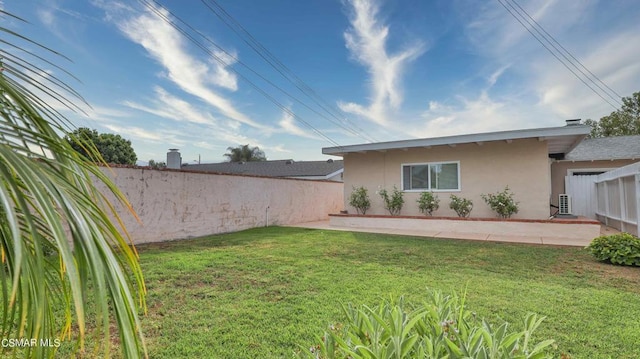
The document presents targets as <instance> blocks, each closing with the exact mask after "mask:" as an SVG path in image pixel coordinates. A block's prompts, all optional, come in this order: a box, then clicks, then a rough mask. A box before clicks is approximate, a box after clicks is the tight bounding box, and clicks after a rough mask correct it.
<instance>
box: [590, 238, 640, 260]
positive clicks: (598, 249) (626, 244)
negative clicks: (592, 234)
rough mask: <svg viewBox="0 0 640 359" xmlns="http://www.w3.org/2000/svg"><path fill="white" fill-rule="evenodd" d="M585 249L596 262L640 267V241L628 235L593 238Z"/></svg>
mask: <svg viewBox="0 0 640 359" xmlns="http://www.w3.org/2000/svg"><path fill="white" fill-rule="evenodd" d="M587 249H588V250H589V251H590V252H591V254H593V255H594V256H595V257H596V258H597V259H598V260H601V261H605V262H609V263H613V264H620V265H625V266H636V267H640V239H639V238H638V237H635V236H633V235H631V234H629V233H619V234H612V235H610V236H601V237H598V238H595V239H594V240H593V241H591V244H589V246H588V247H587Z"/></svg>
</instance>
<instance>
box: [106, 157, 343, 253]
mask: <svg viewBox="0 0 640 359" xmlns="http://www.w3.org/2000/svg"><path fill="white" fill-rule="evenodd" d="M103 171H104V172H105V173H107V174H108V175H109V176H110V177H111V178H112V179H113V181H114V182H115V184H116V185H117V186H118V188H120V190H121V191H122V192H123V193H124V194H125V195H126V196H127V198H128V199H129V201H130V202H131V205H132V206H133V208H134V210H135V211H136V212H137V214H138V216H139V218H140V220H141V222H142V224H140V223H138V222H137V221H136V220H135V218H134V217H133V216H132V215H130V214H129V213H127V211H126V210H124V209H123V208H119V210H118V212H119V213H121V217H122V218H123V220H124V223H125V225H126V227H127V229H128V231H129V234H130V235H131V237H132V239H133V240H134V242H135V243H147V242H158V241H165V240H172V239H181V238H188V237H197V236H204V235H209V234H216V233H224V232H233V231H239V230H243V229H247V228H253V227H260V226H264V225H265V224H266V220H267V207H269V209H268V216H269V224H270V225H287V224H295V223H301V222H309V221H318V220H324V219H328V214H329V213H336V212H338V211H339V210H340V209H342V204H343V189H342V183H337V182H329V181H308V180H295V179H276V178H262V177H249V176H237V175H218V174H205V173H193V172H180V171H158V170H150V169H140V168H112V169H106V168H105V169H103Z"/></svg>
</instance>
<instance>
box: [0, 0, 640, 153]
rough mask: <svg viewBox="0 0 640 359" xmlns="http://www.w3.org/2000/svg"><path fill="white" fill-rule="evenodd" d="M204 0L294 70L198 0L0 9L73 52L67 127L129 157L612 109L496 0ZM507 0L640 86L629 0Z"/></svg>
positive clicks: (500, 123)
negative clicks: (113, 143) (92, 134)
mask: <svg viewBox="0 0 640 359" xmlns="http://www.w3.org/2000/svg"><path fill="white" fill-rule="evenodd" d="M501 1H502V3H503V4H507V0H501ZM145 2H146V3H147V4H152V6H151V7H149V6H145ZM154 3H155V4H157V3H159V4H161V5H162V7H163V8H160V7H159V6H158V5H153V4H154ZM0 4H2V3H1V2H0ZM217 4H219V5H220V6H221V7H222V8H223V9H224V10H225V11H226V13H227V14H229V15H231V17H232V21H236V22H237V23H238V24H240V25H241V26H242V27H243V28H244V29H245V30H246V31H247V32H248V33H249V34H251V35H252V37H253V39H255V40H257V41H258V42H259V43H260V44H261V46H263V47H264V48H266V49H267V50H268V51H269V52H270V53H271V54H272V55H273V56H275V58H277V60H278V61H280V62H281V63H282V64H284V66H286V68H280V72H283V73H286V74H289V78H298V79H300V80H302V81H303V83H301V82H296V80H293V81H288V80H287V79H285V77H283V76H282V75H281V73H279V72H278V71H277V70H276V69H275V68H274V67H271V66H269V65H268V64H267V63H266V62H265V61H264V59H263V58H262V57H261V55H260V54H258V53H257V52H255V51H254V50H253V49H252V48H251V47H249V46H248V45H247V42H249V40H248V38H246V37H240V36H238V34H236V33H235V32H233V31H232V30H231V29H230V28H229V27H228V26H227V25H225V23H224V22H223V21H222V20H221V19H220V18H219V17H217V16H216V14H215V13H214V12H212V11H211V10H210V8H209V7H207V5H209V6H210V7H212V8H215V7H214V5H215V3H213V2H212V1H210V0H205V1H196V0H192V1H179V0H158V1H154V0H145V1H122V2H119V1H110V0H90V1H86V0H64V1H63V0H58V1H55V0H39V1H32V0H21V1H5V2H4V4H2V5H0V6H2V7H3V8H4V9H5V10H6V11H8V12H11V13H13V14H15V15H18V16H20V17H22V18H24V19H26V20H28V21H29V24H21V23H19V22H17V21H11V22H10V24H9V26H11V27H12V28H13V29H15V30H17V31H19V32H20V33H22V34H24V35H27V36H30V37H31V38H32V39H34V40H37V41H39V42H41V43H43V44H46V45H48V46H49V47H52V48H54V49H55V50H57V51H59V52H61V53H63V54H65V55H66V56H67V57H69V58H71V59H72V60H73V62H65V61H57V62H59V63H62V65H63V66H64V67H65V68H66V69H68V70H69V71H70V72H72V73H73V74H74V75H75V76H77V77H78V78H79V79H80V81H81V82H78V81H75V80H72V79H68V82H69V83H70V84H71V85H72V86H73V87H74V88H75V89H77V90H78V91H79V92H80V93H81V94H82V95H83V96H84V97H85V98H86V100H87V101H88V103H89V104H90V105H91V108H88V107H87V108H85V112H86V113H87V116H84V115H81V114H77V113H70V112H68V111H66V110H64V109H62V111H65V114H66V115H67V116H68V117H69V118H70V119H71V120H72V121H73V123H74V124H75V125H76V126H85V127H91V128H95V129H97V130H98V131H100V132H110V133H117V134H120V135H122V136H123V137H125V138H127V139H130V140H131V141H132V143H133V147H134V149H135V151H136V153H137V154H138V158H139V160H140V161H147V160H149V159H155V160H164V159H165V158H166V152H167V149H169V148H179V149H180V151H181V153H182V157H183V162H191V163H193V162H194V161H195V160H197V159H198V157H199V156H200V158H201V160H202V162H218V161H223V160H224V158H223V156H222V155H223V154H224V153H225V152H226V148H227V147H229V146H236V145H240V144H250V145H254V146H259V147H260V148H261V149H263V150H264V151H265V152H266V154H267V157H268V158H269V159H284V158H293V159H296V160H316V159H326V158H328V157H326V156H323V155H322V154H321V148H322V147H328V146H334V145H336V144H339V145H349V144H357V143H365V142H369V141H372V140H375V141H390V140H399V139H410V138H418V137H438V136H445V135H455V134H464V133H474V132H487V131H496V130H510V129H521V128H534V127H546V126H561V125H563V124H564V120H566V119H569V118H582V119H587V118H592V119H599V118H600V117H602V116H604V115H607V114H609V113H610V112H611V111H613V110H614V107H612V105H611V104H609V103H607V102H605V101H604V100H603V99H602V98H600V97H599V96H598V95H597V94H595V93H594V92H593V91H592V90H590V89H589V88H588V87H587V86H586V85H585V84H583V83H582V82H581V81H580V80H579V79H577V78H576V77H575V76H574V75H573V74H572V73H571V72H569V71H568V70H567V69H566V68H565V67H563V65H562V64H561V63H560V62H559V61H558V60H556V59H555V58H554V57H553V56H552V55H551V54H550V53H549V52H548V51H547V50H545V49H544V48H543V47H542V45H540V43H539V42H537V41H536V39H535V38H534V37H532V36H531V35H530V34H529V33H528V32H527V30H526V29H525V28H524V27H523V26H522V25H521V24H519V23H518V22H517V21H516V20H515V19H514V17H513V16H512V15H510V14H509V12H507V10H506V9H505V7H504V6H503V5H502V4H501V2H500V1H498V0H490V1H471V0H464V1H463V0H453V1H422V0H394V1H391V0H387V1H384V0H378V1H374V0H343V1H339V0H309V1H299V0H270V1H258V0H217ZM509 4H512V6H514V7H515V6H516V5H515V3H513V0H509ZM517 4H519V5H520V6H521V7H522V8H523V9H524V10H526V11H527V13H528V14H530V15H531V16H532V17H533V18H534V19H535V20H536V21H537V22H538V23H539V24H540V25H542V27H543V28H544V30H545V31H547V32H548V33H549V34H550V35H552V36H553V37H554V38H555V39H556V40H558V42H559V43H560V44H562V46H564V47H565V48H566V49H568V50H569V51H570V52H571V54H572V55H573V56H575V57H576V58H577V59H578V60H580V61H581V62H582V64H584V65H585V66H586V67H587V68H588V69H589V70H590V71H591V72H593V73H594V74H596V75H597V76H598V77H599V78H600V79H601V80H602V81H603V82H604V83H606V85H607V86H609V87H611V88H612V89H613V90H615V92H616V93H617V94H619V95H621V96H629V95H631V94H632V93H633V92H636V91H640V61H638V54H640V22H639V21H638V20H637V19H638V18H640V6H638V5H637V1H634V0H629V1H624V0H620V1H574V0H555V1H554V0H531V1H525V0H519V1H518V2H517ZM160 15H161V16H160ZM163 17H164V20H163ZM166 20H170V21H173V22H174V23H176V24H179V25H180V26H181V27H182V28H183V29H184V30H185V31H186V32H187V33H188V34H189V35H190V36H191V37H192V38H194V39H196V40H197V41H198V42H199V43H200V45H199V46H200V47H199V46H197V45H196V44H194V43H193V42H191V41H190V40H189V39H188V38H187V37H185V36H184V35H182V34H180V32H178V31H177V30H176V29H175V28H174V27H172V26H171V25H170V24H169V23H168V22H167V21H166ZM180 21H184V23H182V22H180ZM185 23H186V25H185ZM201 47H202V48H201ZM203 48H204V49H203ZM262 56H266V55H264V53H263V54H262ZM51 71H52V73H55V74H56V75H59V76H62V77H64V75H63V74H60V73H59V71H58V70H55V69H51ZM293 76H295V77H293ZM583 81H585V82H587V83H589V84H590V85H591V86H592V87H594V88H596V89H597V90H598V88H597V87H596V86H595V85H594V84H592V83H591V82H589V80H586V79H585V78H583ZM274 85H275V86H277V87H274ZM296 85H297V86H296ZM303 86H308V87H309V89H308V90H307V91H306V93H310V94H313V95H311V96H307V95H305V93H303V92H302V91H300V90H299V88H298V87H303ZM599 86H600V87H603V85H599ZM284 92H286V93H287V94H289V95H287V94H285V93H284ZM265 94H266V96H265ZM604 97H605V98H607V99H608V101H609V102H612V104H613V105H615V106H616V107H617V103H616V102H615V100H612V99H610V98H608V97H607V96H606V95H604ZM614 97H615V95H614ZM319 104H321V105H322V106H323V107H320V105H319ZM323 108H325V109H328V110H329V111H325V110H324V109H323ZM309 126H311V127H309Z"/></svg>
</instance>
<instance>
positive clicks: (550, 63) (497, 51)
mask: <svg viewBox="0 0 640 359" xmlns="http://www.w3.org/2000/svg"><path fill="white" fill-rule="evenodd" d="M596 5H597V4H596V2H581V1H569V2H566V1H555V0H534V1H532V2H529V3H527V4H526V6H523V7H524V8H525V10H527V12H528V13H529V14H530V15H531V16H532V17H533V18H534V19H535V20H536V21H537V22H538V23H539V24H540V25H542V26H543V27H544V29H545V30H546V31H547V32H548V33H549V34H551V35H552V36H553V37H554V38H555V39H557V40H558V41H560V43H562V44H563V45H564V46H565V47H566V48H567V49H569V50H570V51H571V52H572V54H573V55H574V56H575V57H577V58H578V59H579V60H580V62H582V63H583V64H584V65H585V66H586V67H587V68H588V69H589V70H590V71H591V72H593V73H594V74H596V75H597V76H598V77H599V78H600V79H602V80H603V81H604V82H605V83H606V84H607V85H608V86H610V87H612V88H614V89H616V90H617V91H618V92H619V93H620V94H621V95H622V96H628V95H630V94H631V93H632V92H633V91H637V79H638V78H639V77H640V65H639V64H638V62H637V61H636V60H634V59H637V52H638V51H639V50H640V48H639V47H638V46H637V45H634V44H640V24H638V25H637V26H635V28H632V29H629V28H626V29H620V28H618V27H617V26H615V24H611V26H607V27H602V26H599V25H595V26H591V24H597V23H598V19H597V16H598V11H597V7H596ZM628 7H629V9H626V10H625V9H624V6H621V7H620V9H619V10H618V11H620V12H621V13H625V12H629V11H634V10H632V8H633V7H632V6H628ZM512 11H513V9H512ZM467 30H468V31H467V35H468V38H469V40H470V41H471V44H472V45H473V46H474V48H475V50H476V51H477V52H478V54H479V55H480V56H483V57H485V58H486V60H487V62H488V63H490V64H493V65H494V66H500V65H501V64H505V63H509V64H510V65H511V66H510V67H509V71H510V72H511V73H513V74H514V75H516V76H517V81H518V86H519V89H518V91H520V92H522V93H526V94H527V95H528V99H525V98H524V97H521V98H519V99H518V100H519V101H521V102H520V103H511V104H510V105H512V106H515V105H520V106H521V107H522V108H527V107H528V108H527V112H528V111H533V112H539V113H543V114H544V115H545V116H544V117H543V118H546V119H548V120H546V121H553V122H552V123H551V124H553V123H556V124H557V123H558V122H559V121H558V120H559V119H566V118H577V117H580V118H594V119H598V118H600V117H601V116H603V115H605V114H607V113H609V112H611V111H612V110H613V107H612V106H610V105H609V104H607V102H605V101H604V100H603V99H601V98H600V97H599V96H598V95H597V94H595V93H594V92H593V91H592V90H591V89H589V88H588V87H587V86H586V85H585V84H584V83H583V82H582V81H581V80H579V79H578V78H576V76H575V75H574V74H572V73H571V72H570V71H569V70H567V69H566V68H565V66H563V65H562V64H561V63H560V62H559V61H558V60H557V59H556V58H554V57H553V56H552V55H551V54H550V53H549V52H548V51H547V50H546V49H545V48H544V47H543V46H542V45H541V44H540V43H539V42H538V41H537V40H536V39H535V38H534V37H533V36H532V35H531V34H530V33H529V32H528V31H527V30H526V29H525V28H524V27H523V26H522V25H521V24H520V23H518V22H517V21H516V20H515V19H514V18H513V16H512V15H511V14H510V13H509V12H508V11H507V10H506V9H505V8H504V7H502V6H501V5H500V4H499V3H492V4H489V5H485V6H483V7H482V8H481V9H480V10H479V11H478V12H477V13H476V14H475V16H474V18H473V19H471V21H470V25H469V26H468V29H467ZM547 46H549V47H550V48H551V49H553V47H551V46H550V45H547ZM558 48H559V47H558ZM613 54H615V55H613ZM559 57H560V58H562V59H564V58H563V57H562V56H561V55H559ZM583 71H584V70H583ZM574 72H576V73H578V74H580V72H579V71H578V70H576V69H574ZM584 72H585V73H586V71H584ZM581 76H582V75H581ZM583 80H584V81H585V82H587V83H588V84H589V85H590V86H591V87H593V88H595V89H596V90H597V91H598V92H600V90H599V89H598V88H597V86H596V85H595V84H593V83H592V82H591V81H590V80H588V79H586V78H585V77H583ZM600 86H601V87H604V86H602V85H600ZM603 97H607V96H603ZM609 101H610V102H612V103H613V102H614V101H611V100H609ZM614 104H615V103H614ZM524 112H525V111H521V113H524ZM520 117H527V116H520ZM543 118H541V119H540V120H539V121H543V122H544V121H545V120H543ZM545 124H546V123H545Z"/></svg>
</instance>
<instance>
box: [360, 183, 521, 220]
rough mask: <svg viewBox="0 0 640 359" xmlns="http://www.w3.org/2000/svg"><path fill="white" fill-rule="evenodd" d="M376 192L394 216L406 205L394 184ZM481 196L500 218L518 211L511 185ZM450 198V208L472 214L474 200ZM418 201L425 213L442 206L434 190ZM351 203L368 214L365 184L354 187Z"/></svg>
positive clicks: (369, 203)
mask: <svg viewBox="0 0 640 359" xmlns="http://www.w3.org/2000/svg"><path fill="white" fill-rule="evenodd" d="M376 194H378V195H379V196H380V197H381V198H382V201H383V203H384V208H385V209H386V210H387V211H389V213H390V214H391V215H392V216H395V215H398V214H400V211H401V210H402V207H403V206H404V198H403V192H402V191H400V190H398V188H397V187H396V186H393V189H392V190H391V191H388V190H387V189H384V188H379V189H378V190H377V191H376ZM481 196H482V199H483V200H484V201H485V203H486V204H487V205H488V206H489V207H491V209H492V210H493V211H494V212H495V213H496V214H497V215H498V216H499V217H500V218H511V216H512V215H513V214H515V213H518V202H516V201H515V200H514V198H513V196H514V194H513V192H511V191H510V190H509V186H507V187H505V189H504V190H503V191H502V192H498V193H495V194H494V193H488V194H483V195H481ZM449 198H450V200H451V202H450V203H449V208H451V209H453V210H454V211H455V212H456V214H457V215H458V216H459V217H462V218H466V217H469V215H471V210H473V201H471V200H470V199H466V198H462V197H458V196H456V195H451V196H450V197H449ZM416 202H417V203H418V209H420V212H421V213H424V214H425V215H429V216H433V213H434V212H435V211H437V210H438V209H439V208H440V199H439V198H438V195H436V194H434V193H433V192H422V193H421V194H420V198H418V200H417V201H416ZM349 205H351V206H352V207H354V208H355V209H356V212H357V213H358V214H366V213H367V211H368V210H369V209H370V208H371V200H370V199H369V194H368V190H367V189H366V188H365V187H363V186H360V187H353V190H352V192H351V195H350V196H349Z"/></svg>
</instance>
